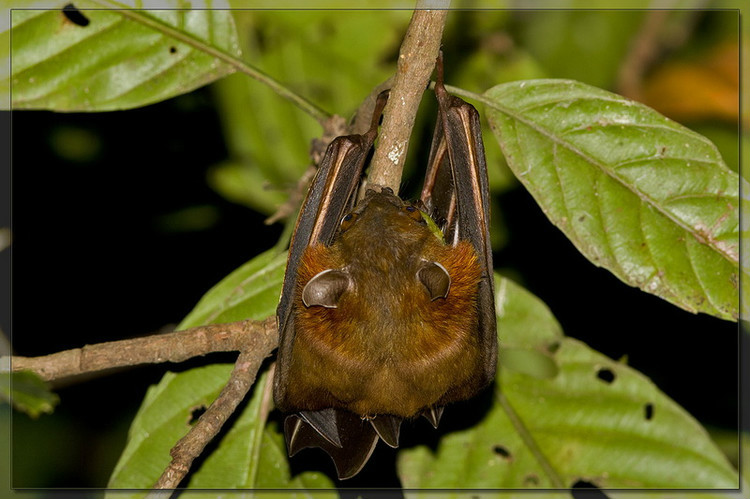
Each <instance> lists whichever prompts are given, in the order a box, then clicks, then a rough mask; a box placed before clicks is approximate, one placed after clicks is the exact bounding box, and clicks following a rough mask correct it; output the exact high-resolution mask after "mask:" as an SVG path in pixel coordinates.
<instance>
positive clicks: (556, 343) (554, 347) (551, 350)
mask: <svg viewBox="0 0 750 499" xmlns="http://www.w3.org/2000/svg"><path fill="white" fill-rule="evenodd" d="M558 350H560V342H559V341H553V342H552V343H550V344H549V345H547V351H548V352H549V353H555V352H557V351H558Z"/></svg>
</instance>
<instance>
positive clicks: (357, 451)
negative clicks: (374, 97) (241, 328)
mask: <svg viewBox="0 0 750 499" xmlns="http://www.w3.org/2000/svg"><path fill="white" fill-rule="evenodd" d="M387 98H388V93H387V92H383V93H381V95H380V96H379V97H378V103H377V104H376V108H375V112H374V115H373V120H372V125H371V127H370V130H369V131H368V132H367V133H365V134H362V135H359V134H355V135H347V136H343V137H337V138H336V139H334V140H333V142H331V144H330V145H329V146H328V149H327V150H326V153H325V155H324V157H323V160H322V161H321V163H320V166H319V168H318V171H317V173H316V175H315V178H314V179H313V182H312V185H311V186H310V190H309V191H308V194H307V197H306V198H305V201H304V203H303V204H302V208H301V210H300V214H299V217H298V218H297V225H296V227H295V229H294V236H293V237H292V242H291V245H290V248H289V259H288V261H287V267H286V273H285V275H284V285H283V288H282V292H281V299H280V300H279V306H278V308H277V310H276V319H277V323H278V327H279V334H280V338H279V351H278V357H277V367H276V374H275V377H274V400H275V402H276V405H277V407H278V408H279V409H280V410H282V411H285V412H289V410H290V409H291V410H292V411H293V410H294V408H290V407H287V400H286V387H287V383H288V382H289V381H288V373H289V368H290V366H289V363H290V360H291V358H292V347H293V346H294V337H295V331H294V316H293V309H294V306H293V301H292V300H293V298H294V290H295V288H296V280H297V268H298V266H299V261H300V258H301V256H302V253H303V252H304V250H305V248H307V247H308V246H310V245H313V244H325V245H330V244H331V243H332V242H333V238H334V236H335V235H336V232H337V230H338V228H339V226H340V224H341V219H342V217H343V216H344V214H346V213H347V212H349V211H350V210H351V209H352V208H353V207H354V204H355V201H356V196H357V190H358V187H359V184H360V180H361V177H362V171H363V169H364V164H365V161H366V160H367V156H368V154H369V152H370V150H371V149H372V146H373V143H374V142H375V138H376V136H377V125H378V120H379V118H380V114H381V113H382V110H383V107H384V106H385V102H386V100H387ZM376 419H378V422H377V423H374V422H373V421H375V420H374V419H373V420H371V421H363V420H362V419H361V418H360V417H359V416H357V415H355V414H353V413H350V412H348V411H344V410H339V409H335V408H330V409H325V410H320V411H300V412H297V413H296V414H291V415H289V416H287V417H286V419H285V421H284V435H285V437H286V443H287V449H288V451H289V456H293V455H294V454H296V453H297V452H299V451H300V450H301V449H303V448H305V447H320V448H322V449H323V450H325V451H326V453H328V454H329V455H330V456H331V458H332V459H333V462H334V464H335V466H336V471H337V473H338V475H339V478H340V479H344V478H350V477H352V476H354V475H356V474H357V473H359V471H360V470H361V469H362V467H363V466H364V465H365V463H366V462H367V460H368V459H369V458H370V455H371V454H372V451H373V450H374V449H375V445H376V444H377V441H378V438H379V437H380V438H382V439H383V440H384V441H385V442H386V443H388V444H389V445H392V444H393V442H394V439H395V445H397V444H398V430H399V427H400V422H401V420H400V419H398V418H391V417H389V416H384V417H382V418H381V417H380V416H378V417H377V418H376ZM396 420H398V421H397V422H396Z"/></svg>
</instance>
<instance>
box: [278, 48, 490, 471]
mask: <svg viewBox="0 0 750 499" xmlns="http://www.w3.org/2000/svg"><path fill="white" fill-rule="evenodd" d="M437 68H438V69H437V72H438V78H437V83H436V85H435V95H436V97H437V101H438V109H439V110H438V120H437V124H436V126H435V132H434V136H433V142H432V147H431V150H430V156H429V163H428V167H427V173H426V175H425V182H424V187H423V189H422V193H421V196H420V200H419V201H418V202H417V203H411V202H407V201H404V200H402V199H401V198H399V197H398V196H397V195H396V194H394V193H393V191H392V190H391V189H388V188H382V189H377V188H369V189H367V191H366V193H365V195H364V197H363V198H362V199H361V200H360V201H359V202H357V200H356V198H357V191H358V187H359V185H360V182H361V180H362V174H363V171H364V167H365V163H366V161H367V158H368V155H369V153H370V151H371V149H372V148H373V144H374V141H375V139H376V137H377V131H378V123H379V121H380V115H381V113H382V110H383V107H384V106H385V103H386V101H387V98H388V95H387V91H386V92H383V93H381V95H380V96H379V97H378V102H377V105H376V107H375V111H374V113H373V117H372V122H371V126H370V129H369V130H368V131H367V132H366V133H364V134H354V135H347V136H341V137H337V138H336V139H334V140H333V141H332V142H331V144H330V145H329V147H328V149H327V150H326V153H325V155H324V157H323V159H322V160H321V163H320V167H319V169H318V172H317V173H316V176H315V178H314V180H313V182H312V185H311V187H310V190H309V192H308V194H307V197H306V199H305V201H304V203H303V205H302V208H301V210H300V215H299V217H298V219H297V224H296V227H295V230H294V235H293V237H292V242H291V245H290V250H289V259H288V263H287V268H286V274H285V277H284V284H283V288H282V294H281V299H280V301H279V306H278V309H277V321H278V325H279V332H280V341H279V350H278V358H277V369H276V373H275V375H274V400H275V403H276V406H277V407H278V408H279V409H280V410H281V411H282V413H285V414H286V416H285V419H284V434H285V439H286V444H287V450H288V452H289V456H290V457H291V456H293V455H295V454H296V453H297V452H299V451H300V450H301V449H304V448H306V447H319V448H322V449H323V450H324V451H325V452H326V453H328V455H329V456H330V457H331V458H332V460H333V462H334V465H335V467H336V471H337V473H338V477H339V479H346V478H350V477H352V476H354V475H356V474H357V473H359V471H360V470H361V469H362V468H363V467H364V465H365V463H366V462H367V460H368V459H369V458H370V456H371V454H372V452H373V451H374V449H375V446H376V445H377V443H378V440H382V441H383V442H385V443H386V444H387V445H389V446H391V447H398V440H399V433H400V428H401V423H402V421H403V420H405V419H406V420H408V419H412V418H415V417H418V416H420V415H421V416H424V417H425V418H426V419H427V420H428V421H429V422H430V423H431V424H432V425H433V426H434V427H435V428H437V426H438V423H439V421H440V417H441V415H442V413H443V409H444V407H445V406H446V405H448V404H450V403H451V402H456V401H460V400H466V399H469V398H471V397H473V396H474V395H476V394H477V393H478V392H479V391H480V390H482V389H483V388H484V387H486V386H487V385H488V384H489V383H490V382H491V381H492V379H493V377H494V374H495V370H496V364H497V326H496V320H495V309H494V289H493V286H494V285H493V277H492V253H491V248H490V244H489V216H490V215H489V205H488V199H489V187H488V181H487V166H486V162H485V157H484V147H483V145H482V137H481V130H480V125H479V114H478V113H477V111H476V109H475V108H474V107H473V106H471V105H470V104H468V103H466V102H464V101H463V100H461V99H460V98H458V97H455V96H452V95H450V94H448V92H447V91H446V89H445V87H444V85H443V68H442V60H441V58H440V59H439V60H438V65H437Z"/></svg>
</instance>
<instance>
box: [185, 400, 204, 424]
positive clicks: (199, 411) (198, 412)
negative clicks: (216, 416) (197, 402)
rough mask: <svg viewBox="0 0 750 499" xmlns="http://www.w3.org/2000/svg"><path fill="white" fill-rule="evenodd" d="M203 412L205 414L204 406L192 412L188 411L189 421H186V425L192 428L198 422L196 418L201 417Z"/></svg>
mask: <svg viewBox="0 0 750 499" xmlns="http://www.w3.org/2000/svg"><path fill="white" fill-rule="evenodd" d="M204 412H206V406H205V405H202V406H199V407H196V408H194V409H193V410H192V411H190V421H188V424H189V425H190V426H193V425H194V424H195V423H197V422H198V418H200V417H201V416H203V413H204Z"/></svg>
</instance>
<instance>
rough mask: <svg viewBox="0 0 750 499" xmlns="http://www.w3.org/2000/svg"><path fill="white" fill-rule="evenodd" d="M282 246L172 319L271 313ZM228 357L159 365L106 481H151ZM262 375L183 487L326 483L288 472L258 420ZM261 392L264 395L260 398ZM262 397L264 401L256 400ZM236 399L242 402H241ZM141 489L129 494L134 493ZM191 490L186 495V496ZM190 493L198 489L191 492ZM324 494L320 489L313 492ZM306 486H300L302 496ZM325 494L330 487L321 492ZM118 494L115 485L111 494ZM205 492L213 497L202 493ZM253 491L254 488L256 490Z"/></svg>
mask: <svg viewBox="0 0 750 499" xmlns="http://www.w3.org/2000/svg"><path fill="white" fill-rule="evenodd" d="M285 263H286V253H282V254H278V253H275V252H273V251H268V252H266V253H263V254H261V255H259V256H258V257H256V258H255V259H253V260H251V261H249V262H248V263H246V264H245V265H243V266H242V267H240V268H239V269H237V270H236V271H234V272H233V273H232V274H230V275H229V276H227V277H226V278H225V279H223V280H222V281H221V282H220V283H219V284H217V285H216V286H215V287H214V288H212V289H211V290H210V291H209V292H208V293H206V295H205V296H204V297H203V298H202V299H201V301H200V302H199V303H198V305H197V306H196V307H195V309H194V310H193V312H191V313H190V314H189V315H188V317H186V318H185V320H184V321H183V322H182V324H180V326H179V327H180V328H187V327H191V326H195V325H198V324H206V323H209V322H214V323H215V322H227V321H235V320H240V319H243V318H248V319H262V318H265V317H268V316H270V315H273V313H274V311H275V308H276V303H277V302H278V298H279V293H280V291H281V283H282V280H283V274H284V264H285ZM231 370H232V366H231V365H226V364H220V365H211V366H206V367H200V368H196V369H191V370H189V371H185V372H182V373H179V374H175V373H167V374H166V375H165V376H164V378H163V379H162V380H161V382H160V383H159V384H158V385H156V386H153V387H151V388H150V389H149V391H148V393H147V395H146V397H145V399H144V401H143V404H142V405H141V408H140V410H139V412H138V414H137V415H136V417H135V419H134V420H133V423H132V425H131V428H130V434H129V438H128V442H127V445H126V447H125V450H124V451H123V453H122V455H121V457H120V460H119V462H118V464H117V466H116V468H115V470H114V472H113V474H112V477H111V479H110V482H109V484H108V487H109V488H121V489H122V488H130V489H144V488H149V487H150V486H152V485H153V484H154V483H155V482H156V480H157V479H158V478H159V476H160V475H161V473H162V471H164V469H165V468H166V466H167V464H168V463H169V461H170V457H169V450H170V448H171V447H172V446H173V445H174V444H175V443H176V442H177V441H178V440H179V439H180V438H181V437H182V436H183V435H184V434H185V433H187V431H188V430H189V428H190V420H191V415H192V414H193V411H195V410H196V409H200V408H204V407H208V406H209V405H210V404H211V402H212V401H213V400H214V399H215V398H216V397H217V396H218V394H219V392H220V391H221V389H222V388H223V387H224V385H225V384H226V382H227V380H228V379H229V375H230V372H231ZM269 383H270V380H269V379H268V376H267V375H266V374H263V375H262V376H259V378H258V381H257V382H256V383H255V386H254V387H253V395H252V398H251V400H250V401H249V403H248V404H247V405H246V406H245V407H244V409H242V413H241V414H240V415H239V417H238V418H237V419H236V420H234V421H233V424H232V426H231V428H229V431H228V432H227V433H226V434H225V435H224V436H223V437H222V438H221V441H220V442H219V443H218V447H217V448H216V449H215V450H214V451H213V452H212V453H211V455H210V456H208V458H207V459H206V460H205V461H204V462H203V464H202V465H201V467H200V468H198V469H197V470H194V471H195V474H194V475H193V476H192V478H191V481H190V483H189V484H188V486H189V487H191V488H261V489H262V488H276V489H309V488H330V487H332V484H331V482H330V480H329V479H328V478H327V477H325V476H324V475H322V474H320V473H302V474H299V475H296V476H295V477H294V478H292V477H290V473H289V465H288V462H287V458H286V451H285V447H284V441H283V437H282V435H281V433H280V432H279V430H278V428H276V427H275V426H274V425H272V424H268V425H266V415H267V411H268V409H269V407H268V406H267V404H268V403H269V401H268V399H267V397H268V393H267V390H268V389H269V388H270V387H269V386H268V384H269ZM264 392H265V396H266V402H263V397H264ZM264 404H266V406H264ZM241 407H242V406H241ZM144 494H145V492H137V493H132V494H130V496H131V497H142V496H143V495H144ZM193 495H194V494H193V493H191V494H190V497H193ZM195 495H196V496H201V497H202V496H203V495H205V494H198V493H195ZM319 495H320V496H321V497H325V496H326V495H325V494H324V493H321V494H314V497H318V496H319ZM308 496H310V494H306V493H305V494H300V497H308ZM328 496H330V494H328ZM112 497H113V498H121V497H122V495H121V493H117V494H113V495H112ZM206 497H215V494H207V495H206ZM256 497H257V495H256Z"/></svg>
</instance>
